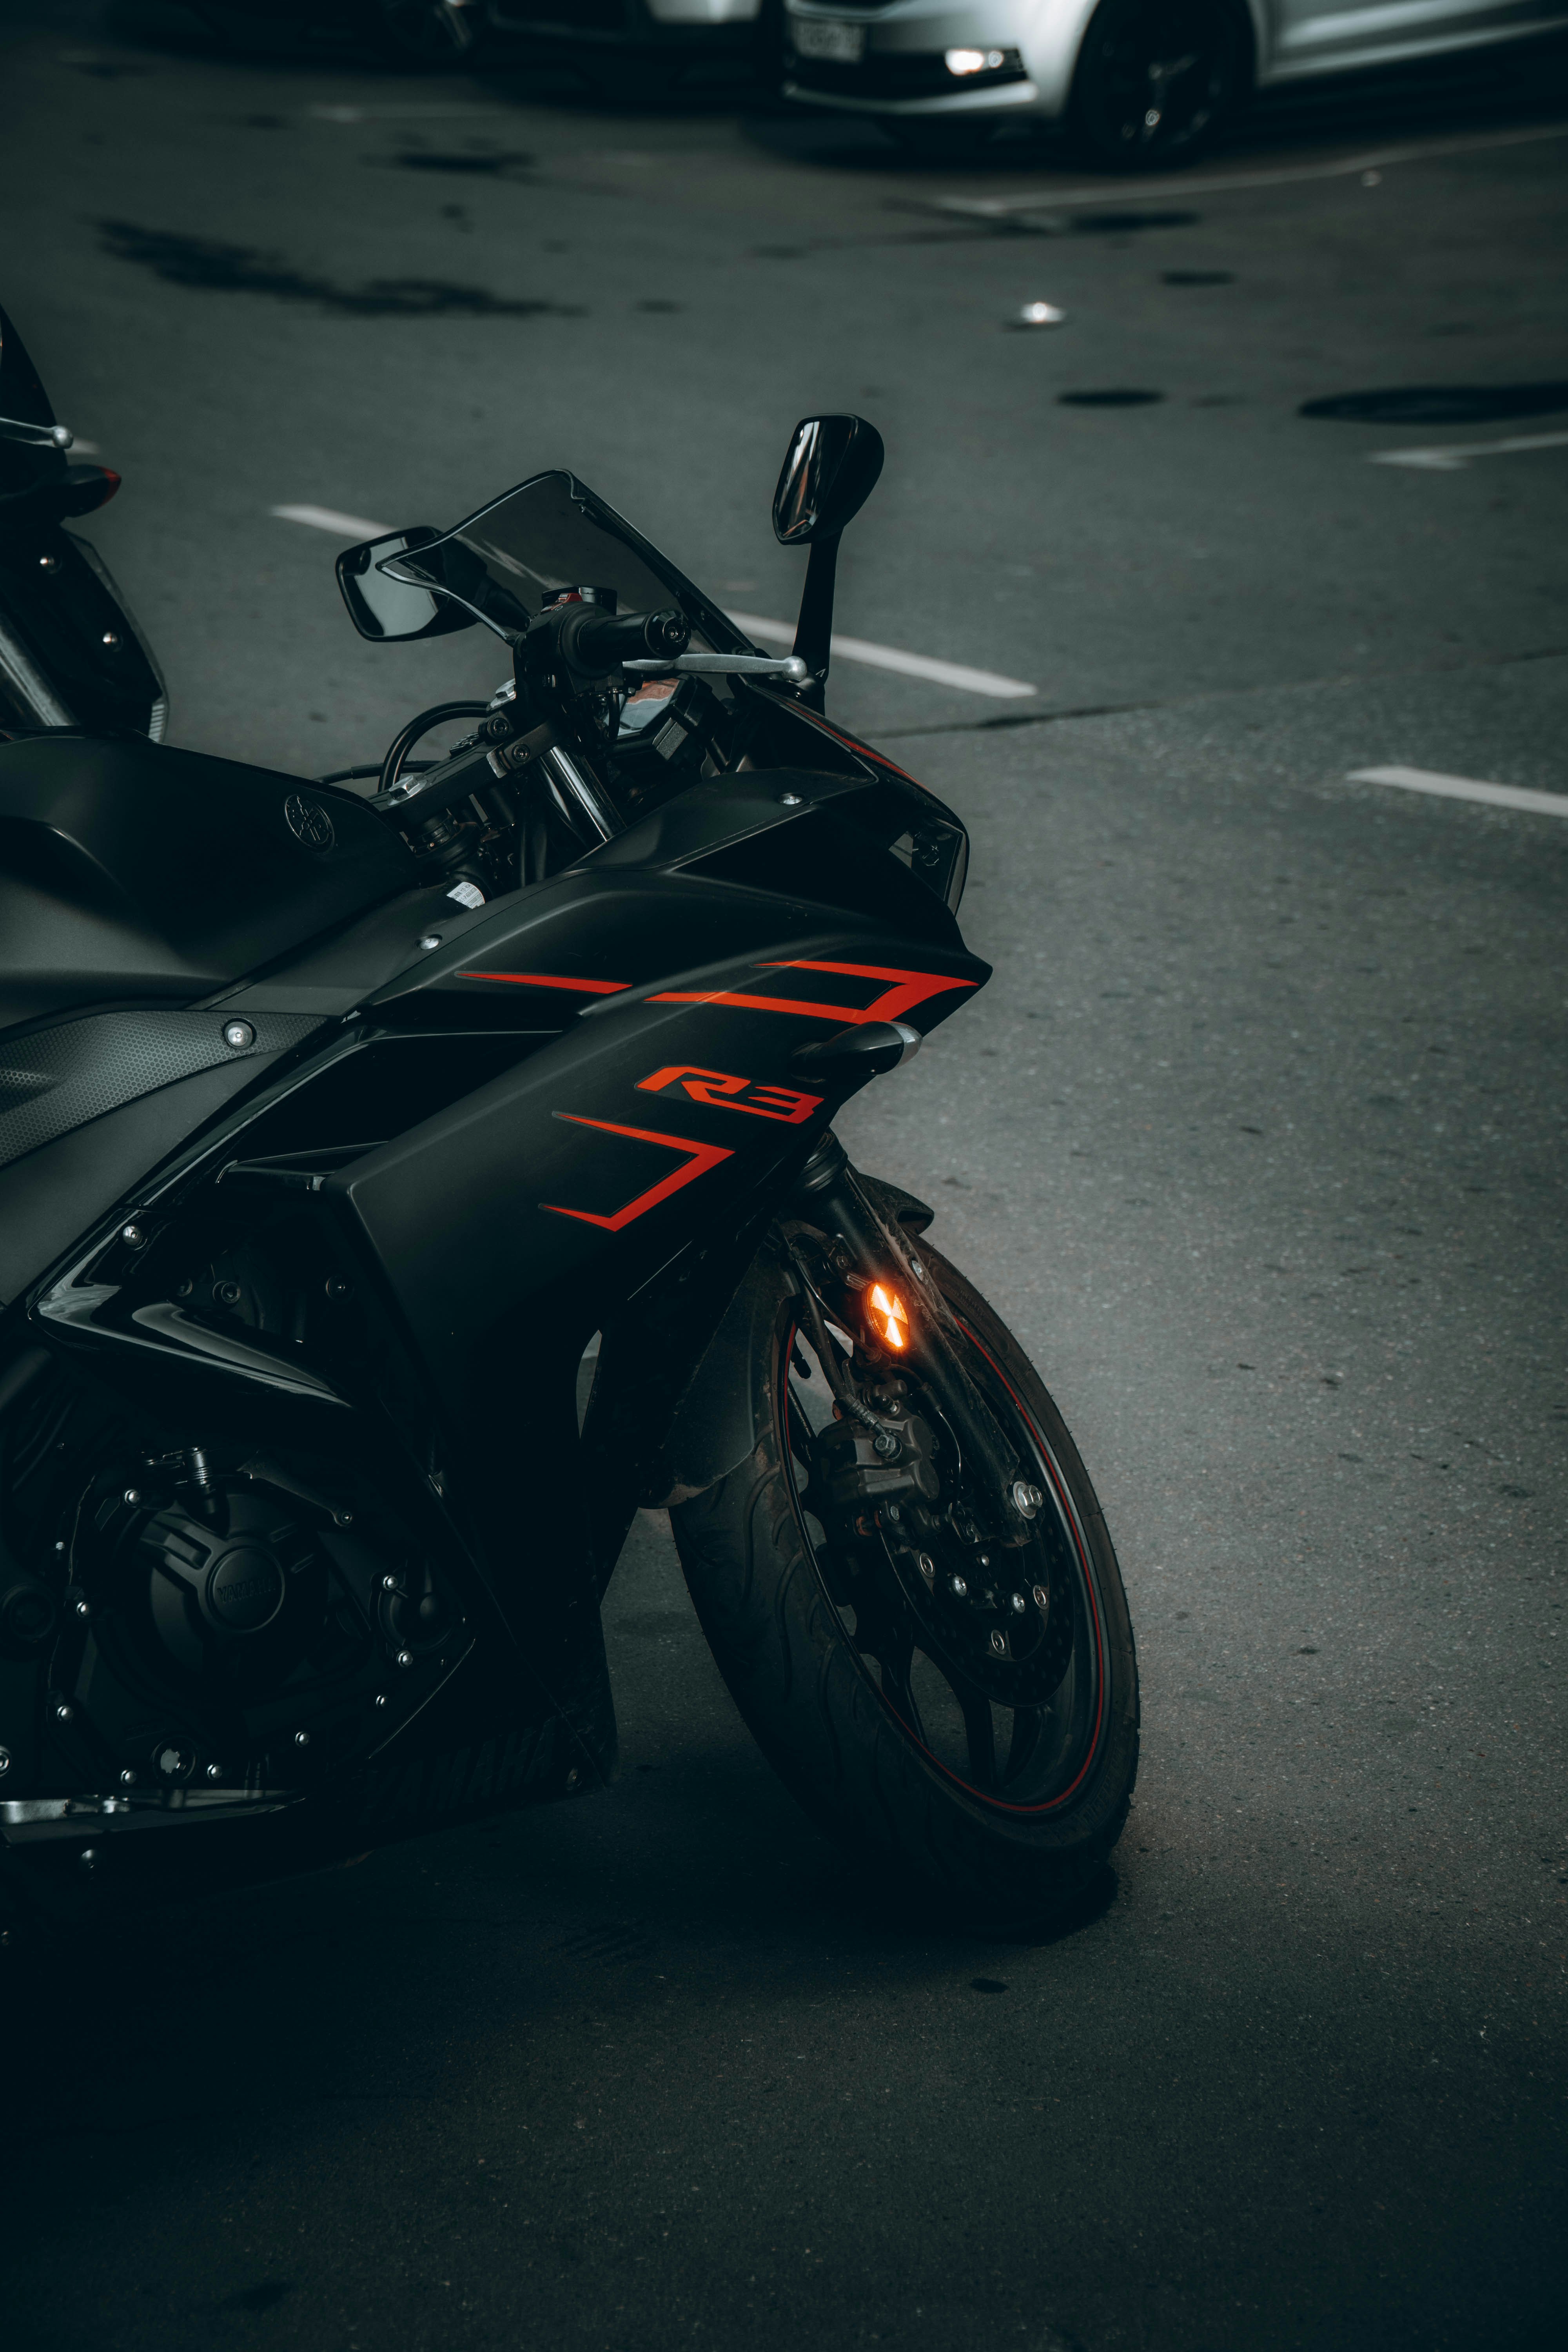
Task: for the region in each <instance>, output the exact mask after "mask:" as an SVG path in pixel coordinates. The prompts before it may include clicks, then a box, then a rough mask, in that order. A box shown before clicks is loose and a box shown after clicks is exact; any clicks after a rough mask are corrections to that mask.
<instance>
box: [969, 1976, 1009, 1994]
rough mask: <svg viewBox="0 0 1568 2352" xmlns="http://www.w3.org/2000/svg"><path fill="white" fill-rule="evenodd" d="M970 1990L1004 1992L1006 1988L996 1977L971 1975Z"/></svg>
mask: <svg viewBox="0 0 1568 2352" xmlns="http://www.w3.org/2000/svg"><path fill="white" fill-rule="evenodd" d="M969 1989H970V1990H971V1992H1005V1991H1006V1990H1007V1988H1006V1986H1005V1984H1004V1983H1003V1982H1002V1981H1001V1979H1000V1978H997V1977H971V1978H970V1979H969Z"/></svg>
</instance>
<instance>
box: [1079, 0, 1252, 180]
mask: <svg viewBox="0 0 1568 2352" xmlns="http://www.w3.org/2000/svg"><path fill="white" fill-rule="evenodd" d="M1251 67H1252V37H1251V20H1250V18H1249V17H1248V16H1247V12H1246V9H1245V7H1244V6H1243V5H1241V0H1100V7H1099V8H1098V9H1097V10H1096V11H1095V14H1094V16H1093V17H1092V18H1091V19H1090V22H1089V30H1088V32H1087V33H1085V35H1084V37H1083V47H1082V48H1081V50H1080V51H1079V61H1078V69H1077V72H1076V73H1075V75H1074V77H1073V87H1072V97H1071V100H1070V103H1069V107H1068V120H1069V125H1070V129H1071V132H1072V136H1073V141H1074V143H1075V145H1076V146H1077V147H1078V148H1079V152H1081V153H1082V154H1083V155H1084V157H1085V158H1086V160H1087V161H1089V162H1090V163H1100V164H1108V165H1109V166H1110V169H1111V170H1112V171H1117V172H1158V171H1167V170H1169V169H1170V168H1171V167H1172V166H1173V165H1177V166H1179V165H1181V164H1184V163H1192V162H1193V161H1194V159H1195V158H1196V157H1197V156H1198V155H1200V154H1201V153H1202V152H1203V151H1204V150H1205V148H1206V147H1208V146H1209V145H1211V144H1212V142H1213V141H1214V140H1215V137H1216V135H1217V134H1218V132H1219V131H1220V130H1221V129H1222V128H1223V127H1224V125H1225V124H1226V122H1227V121H1229V120H1230V119H1231V117H1232V116H1233V115H1234V114H1235V113H1236V112H1237V110H1238V109H1239V108H1240V106H1241V104H1242V102H1243V100H1245V98H1246V96H1247V90H1248V88H1249V86H1250V83H1251Z"/></svg>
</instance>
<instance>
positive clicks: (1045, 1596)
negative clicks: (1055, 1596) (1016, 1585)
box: [1035, 1584, 1051, 1609]
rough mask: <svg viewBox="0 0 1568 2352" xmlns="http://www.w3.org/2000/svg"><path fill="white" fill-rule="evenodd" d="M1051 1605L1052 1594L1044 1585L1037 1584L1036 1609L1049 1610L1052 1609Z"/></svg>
mask: <svg viewBox="0 0 1568 2352" xmlns="http://www.w3.org/2000/svg"><path fill="white" fill-rule="evenodd" d="M1050 1605H1051V1596H1050V1594H1049V1593H1048V1592H1047V1591H1046V1588H1045V1586H1044V1585H1043V1584H1037V1585H1036V1587H1035V1606H1036V1608H1037V1609H1048V1608H1049V1607H1050Z"/></svg>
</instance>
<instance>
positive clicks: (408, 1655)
mask: <svg viewBox="0 0 1568 2352" xmlns="http://www.w3.org/2000/svg"><path fill="white" fill-rule="evenodd" d="M397 1663H398V1664H399V1665H400V1666H411V1665H412V1664H414V1653H413V1651H412V1650H399V1652H398V1653H397Z"/></svg>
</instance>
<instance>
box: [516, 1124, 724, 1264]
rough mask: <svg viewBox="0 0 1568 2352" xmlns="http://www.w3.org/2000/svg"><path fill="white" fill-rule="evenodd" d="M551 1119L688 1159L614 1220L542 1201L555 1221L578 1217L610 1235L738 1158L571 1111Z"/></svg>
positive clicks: (675, 1137) (681, 1138) (685, 1139)
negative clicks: (627, 1138) (652, 1145)
mask: <svg viewBox="0 0 1568 2352" xmlns="http://www.w3.org/2000/svg"><path fill="white" fill-rule="evenodd" d="M552 1116H553V1117H554V1118H564V1119H568V1120H570V1122H571V1124H572V1125H573V1126H574V1127H596V1128H599V1129H602V1130H603V1131H604V1133H605V1135H629V1136H631V1137H632V1138H633V1139H634V1141H636V1142H637V1143H662V1144H663V1145H664V1146H665V1148H666V1149H667V1150H670V1151H684V1152H686V1153H687V1154H688V1155H689V1157H688V1159H687V1162H686V1165H685V1167H684V1168H678V1169H677V1170H676V1171H675V1173H674V1175H673V1176H665V1177H663V1178H661V1179H660V1181H658V1183H657V1184H650V1185H649V1187H648V1189H647V1192H639V1193H638V1194H637V1198H636V1199H635V1200H633V1201H628V1202H626V1205H625V1206H624V1207H623V1208H619V1209H617V1210H616V1212H615V1213H614V1215H613V1216H608V1217H601V1216H597V1215H595V1213H594V1211H593V1210H592V1209H563V1208H562V1207H561V1205H560V1204H559V1202H555V1201H541V1202H540V1204H539V1205H540V1207H541V1208H542V1209H547V1210H548V1211H549V1212H550V1214H551V1215H552V1217H576V1218H578V1219H579V1220H580V1221H581V1223H584V1224H585V1225H603V1226H604V1228H605V1232H606V1233H610V1234H618V1233H619V1232H620V1230H621V1228H622V1226H623V1225H629V1224H630V1223H631V1222H632V1220H633V1218H634V1217H641V1216H646V1215H647V1212H648V1210H649V1209H656V1208H658V1204H659V1202H661V1201H668V1198H669V1196H670V1194H671V1193H672V1192H679V1190H680V1188H681V1186H682V1185H683V1184H690V1183H694V1182H695V1181H696V1180H697V1178H698V1177H699V1176H705V1175H706V1174H707V1173H708V1171H709V1169H710V1168H717V1166H718V1165H719V1162H720V1161H721V1160H733V1158H734V1156H735V1155H734V1153H733V1152H732V1151H725V1150H721V1148H720V1146H719V1145H718V1144H716V1143H693V1142H691V1141H690V1140H689V1138H688V1137H686V1136H684V1135H658V1134H655V1133H654V1132H653V1131H652V1130H651V1129H648V1128H646V1127H616V1125H615V1123H614V1121H613V1120H611V1119H607V1118H578V1116H577V1114H576V1112H575V1111H570V1110H558V1111H555V1112H554V1113H552Z"/></svg>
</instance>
